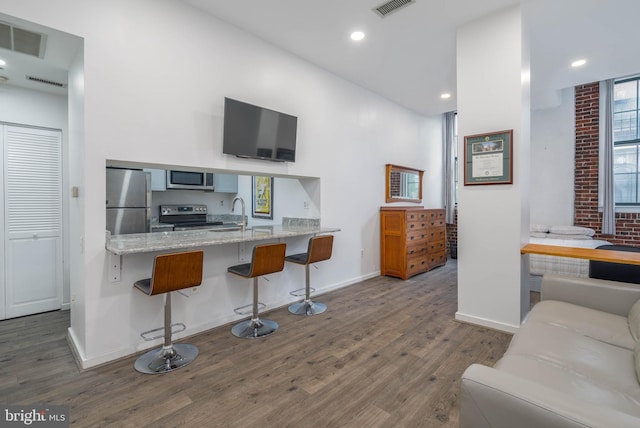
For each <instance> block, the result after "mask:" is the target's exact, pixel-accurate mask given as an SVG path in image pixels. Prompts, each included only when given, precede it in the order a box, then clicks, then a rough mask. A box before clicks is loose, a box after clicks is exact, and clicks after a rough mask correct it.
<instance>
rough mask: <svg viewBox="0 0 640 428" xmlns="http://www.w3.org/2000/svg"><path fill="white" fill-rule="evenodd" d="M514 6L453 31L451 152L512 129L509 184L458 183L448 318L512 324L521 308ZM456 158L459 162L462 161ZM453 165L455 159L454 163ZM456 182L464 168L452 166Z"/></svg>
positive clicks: (523, 238)
mask: <svg viewBox="0 0 640 428" xmlns="http://www.w3.org/2000/svg"><path fill="white" fill-rule="evenodd" d="M526 34H527V32H526V30H524V29H523V24H522V19H521V13H520V8H519V7H513V8H509V9H506V10H504V11H502V12H499V13H496V14H494V15H492V16H489V17H485V18H481V19H479V20H477V21H474V22H471V23H469V24H466V25H465V26H463V27H461V28H460V29H459V30H458V33H457V36H458V37H457V48H458V51H457V81H458V133H459V135H460V136H461V138H459V141H458V153H460V154H463V153H465V150H464V138H463V137H464V136H466V135H478V134H485V133H491V132H499V131H502V130H508V129H512V130H513V147H512V153H511V156H512V161H513V183H512V184H496V185H478V186H460V188H459V190H458V311H457V312H456V319H458V320H461V321H466V322H471V323H474V324H479V325H484V326H487V327H491V328H495V329H499V330H505V331H515V330H516V329H517V328H518V327H519V326H520V321H521V319H522V317H523V316H524V315H525V314H526V313H527V311H528V304H529V294H528V293H529V288H528V283H526V284H525V283H524V282H523V278H524V276H525V272H526V273H528V265H526V261H525V263H524V265H522V264H521V261H522V260H521V259H522V258H521V256H520V248H521V247H522V245H523V243H524V242H527V240H528V231H529V206H528V201H529V173H530V171H529V169H530V168H529V164H530V162H529V158H530V149H529V146H530V134H529V126H530V125H529V91H528V88H529V81H528V79H526V78H523V76H527V75H528V70H529V68H528V65H529V62H528V60H529V57H528V49H527V41H526ZM462 164H464V162H463V163H462ZM462 164H461V165H462ZM458 174H459V182H460V183H464V168H459V171H458Z"/></svg>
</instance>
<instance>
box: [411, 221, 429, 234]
mask: <svg viewBox="0 0 640 428" xmlns="http://www.w3.org/2000/svg"><path fill="white" fill-rule="evenodd" d="M428 225H429V222H428V221H427V220H418V221H409V222H407V232H411V231H412V230H426V229H427V226H428Z"/></svg>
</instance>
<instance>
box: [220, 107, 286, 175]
mask: <svg viewBox="0 0 640 428" xmlns="http://www.w3.org/2000/svg"><path fill="white" fill-rule="evenodd" d="M297 126H298V118H297V117H295V116H291V115H289V114H285V113H280V112H277V111H274V110H269V109H266V108H262V107H258V106H255V105H252V104H247V103H244V102H242V101H238V100H234V99H231V98H225V99H224V131H223V137H222V153H225V154H229V155H235V156H238V157H244V158H254V159H266V160H271V161H278V162H295V160H296V130H297Z"/></svg>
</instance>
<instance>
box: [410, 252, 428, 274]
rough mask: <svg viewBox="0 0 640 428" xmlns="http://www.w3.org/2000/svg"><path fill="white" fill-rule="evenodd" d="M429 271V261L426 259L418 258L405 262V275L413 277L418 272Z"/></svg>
mask: <svg viewBox="0 0 640 428" xmlns="http://www.w3.org/2000/svg"><path fill="white" fill-rule="evenodd" d="M428 269H429V259H427V258H426V257H418V258H415V259H409V260H407V275H408V276H413V275H415V274H417V273H420V272H426V271H427V270H428Z"/></svg>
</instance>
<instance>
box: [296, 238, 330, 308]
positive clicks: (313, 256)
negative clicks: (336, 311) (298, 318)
mask: <svg viewBox="0 0 640 428" xmlns="http://www.w3.org/2000/svg"><path fill="white" fill-rule="evenodd" d="M332 249H333V235H321V236H314V237H312V238H310V239H309V247H308V249H307V252H306V253H301V254H293V255H291V256H287V257H285V260H286V261H288V262H291V263H297V264H300V265H304V268H305V272H304V273H305V288H304V289H302V288H301V289H300V290H294V291H292V292H291V295H293V296H299V295H300V294H297V293H298V292H299V291H302V290H304V300H303V301H302V302H297V303H294V304H293V305H291V306H289V312H291V313H292V314H296V315H315V314H321V313H322V312H324V311H326V310H327V305H325V304H324V303H320V302H313V301H312V300H311V292H312V288H311V285H310V281H309V265H311V264H313V263H317V262H321V261H324V260H329V259H330V258H331V251H332ZM313 291H315V290H313Z"/></svg>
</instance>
